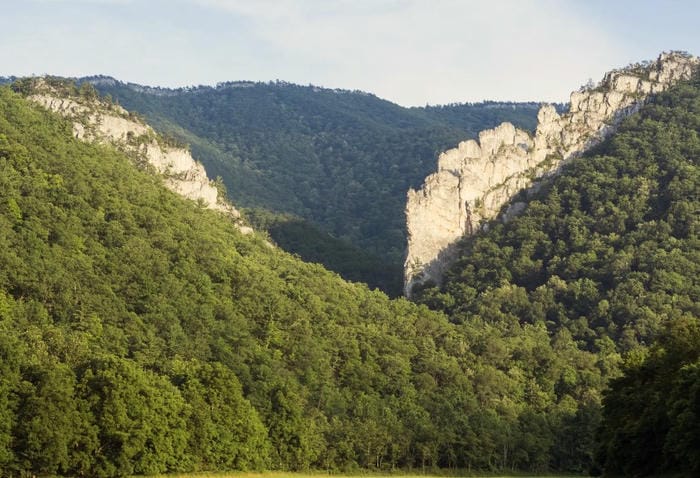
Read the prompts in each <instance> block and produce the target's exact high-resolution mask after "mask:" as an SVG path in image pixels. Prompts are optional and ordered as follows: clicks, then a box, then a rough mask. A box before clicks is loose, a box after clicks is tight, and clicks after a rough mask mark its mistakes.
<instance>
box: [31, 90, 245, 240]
mask: <svg viewBox="0 0 700 478" xmlns="http://www.w3.org/2000/svg"><path fill="white" fill-rule="evenodd" d="M32 91H33V94H31V95H30V96H29V97H28V99H29V100H31V101H34V102H35V103H38V104H40V105H42V106H44V107H45V108H47V109H49V110H51V111H54V112H56V113H59V114H60V115H62V116H64V117H65V118H68V119H69V120H70V121H72V122H73V132H74V134H75V137H76V138H79V139H82V140H84V141H95V142H100V143H109V144H113V145H114V146H116V147H117V148H118V149H120V150H122V151H124V152H125V153H127V155H129V156H131V157H132V158H134V159H135V160H136V161H138V162H141V163H147V164H149V165H151V166H153V167H154V168H155V169H156V171H158V172H159V173H160V174H162V175H163V178H164V182H165V185H166V186H167V187H168V188H169V189H170V190H172V191H174V192H176V193H178V194H180V195H181V196H184V197H186V198H188V199H191V200H194V201H198V202H200V203H202V204H203V205H204V206H206V207H207V208H210V209H214V210H217V211H221V212H223V213H225V214H226V215H228V216H230V217H231V218H233V219H234V220H236V222H240V220H239V219H240V213H239V212H238V210H236V208H235V207H233V205H231V204H230V203H229V202H228V201H227V200H226V199H225V198H223V197H220V195H219V190H218V189H217V188H216V186H215V184H214V183H213V182H212V181H211V180H210V179H209V178H208V177H207V174H206V171H205V169H204V166H202V164H201V163H199V162H197V161H195V160H194V159H193V158H192V155H191V154H190V152H189V151H188V150H186V149H185V148H182V147H177V146H173V145H168V144H166V142H165V141H163V140H162V138H160V137H159V136H158V135H157V134H156V133H155V131H154V130H153V129H152V128H151V127H150V126H148V125H147V124H144V123H143V122H142V121H141V120H140V119H138V118H137V117H135V116H134V115H131V114H129V112H128V111H126V110H125V109H124V108H122V107H121V106H118V105H115V104H112V103H109V102H107V101H103V100H100V99H99V98H97V97H91V98H84V97H82V96H75V95H64V94H61V93H59V91H58V90H57V89H56V88H53V87H51V86H50V85H49V84H47V83H46V82H45V81H44V80H42V79H38V80H36V81H35V82H34V84H33V88H32ZM238 227H239V229H240V230H241V231H242V232H244V233H249V232H252V229H250V228H249V227H247V226H244V225H242V224H238Z"/></svg>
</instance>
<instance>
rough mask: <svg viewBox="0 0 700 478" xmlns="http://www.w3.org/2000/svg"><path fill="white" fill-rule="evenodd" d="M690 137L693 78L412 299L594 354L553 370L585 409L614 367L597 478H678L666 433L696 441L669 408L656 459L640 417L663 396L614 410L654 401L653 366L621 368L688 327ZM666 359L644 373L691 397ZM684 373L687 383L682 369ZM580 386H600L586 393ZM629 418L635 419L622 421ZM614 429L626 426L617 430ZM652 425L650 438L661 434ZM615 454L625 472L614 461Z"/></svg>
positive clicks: (698, 244)
mask: <svg viewBox="0 0 700 478" xmlns="http://www.w3.org/2000/svg"><path fill="white" fill-rule="evenodd" d="M699 134H700V81H698V78H697V76H695V77H694V79H693V80H692V81H691V82H689V83H685V84H681V85H678V86H677V87H674V88H672V89H671V90H670V91H669V92H668V93H662V94H659V95H658V96H657V97H656V98H654V99H653V100H652V103H651V104H649V105H647V106H645V107H643V108H642V110H641V111H640V113H638V114H635V115H633V116H631V117H630V118H628V119H627V120H625V121H624V122H623V123H622V125H621V127H620V129H619V130H618V132H617V134H616V135H615V136H613V137H612V138H611V139H610V140H608V141H606V142H604V143H603V144H601V145H600V146H598V147H597V148H596V149H595V150H594V151H593V152H592V153H591V154H589V155H585V156H584V157H582V158H579V159H576V160H573V161H572V162H571V163H570V164H568V165H567V166H565V167H564V168H563V169H562V171H561V173H560V175H559V176H558V177H555V178H551V179H550V180H548V181H546V182H545V183H544V184H543V186H542V189H541V190H540V191H539V192H537V193H534V197H533V198H530V200H528V201H527V202H526V205H525V209H524V210H523V212H522V213H521V214H520V215H519V216H517V217H514V218H512V219H511V220H510V221H509V222H507V223H505V224H504V223H502V222H492V223H489V225H488V226H489V227H488V231H486V232H482V233H479V234H477V235H475V236H472V237H469V238H465V239H464V240H463V241H462V242H461V243H460V244H459V245H458V256H459V258H458V260H457V262H456V264H455V265H454V266H453V267H452V268H451V269H449V271H448V273H447V275H446V282H445V284H443V285H442V287H440V288H437V287H428V288H424V289H422V290H421V291H420V293H419V298H418V300H419V301H420V302H423V303H425V304H429V305H430V306H431V307H432V308H435V309H439V310H442V311H445V312H446V313H448V315H449V316H450V320H451V321H452V322H454V323H462V322H463V323H468V324H471V323H474V322H475V321H478V322H483V323H486V324H492V326H493V327H497V328H498V327H512V326H523V325H524V324H532V325H534V326H540V327H542V328H546V329H547V331H548V335H549V337H550V338H551V340H552V344H553V346H555V347H556V343H557V341H558V340H560V339H561V338H562V337H567V338H568V339H569V340H571V342H570V343H571V344H573V346H574V347H576V348H577V349H578V350H580V351H588V352H591V353H592V354H594V355H593V357H594V361H593V362H591V363H590V364H589V366H590V368H589V369H588V370H585V369H584V368H581V365H582V364H581V363H578V364H576V363H573V362H572V363H569V364H568V365H567V371H566V372H565V373H564V374H562V376H561V378H560V379H559V381H558V382H557V383H555V384H553V392H554V393H555V394H556V395H557V396H559V397H560V400H561V399H562V398H563V397H565V396H570V397H572V398H573V399H574V400H576V401H577V402H579V403H586V402H587V401H589V400H590V401H593V402H594V403H598V402H599V401H600V393H601V392H602V391H603V390H604V387H603V386H602V384H604V382H605V380H606V379H607V378H610V377H615V376H617V375H618V374H619V364H620V362H621V360H622V358H624V357H627V360H628V361H630V365H628V372H627V373H628V375H629V377H628V378H627V379H625V380H619V381H616V382H615V383H614V385H613V393H612V394H611V395H610V396H609V398H608V399H607V405H606V407H605V418H606V430H607V431H606V436H605V437H604V440H605V441H604V446H607V447H608V449H607V451H606V453H605V455H604V456H605V457H607V458H605V461H604V462H603V463H602V465H603V466H604V467H606V468H605V469H606V470H607V471H609V472H610V473H611V474H614V473H619V472H623V473H625V474H628V473H629V474H637V473H642V474H644V475H646V474H653V473H658V472H661V471H664V470H666V471H679V472H687V473H688V476H690V466H691V465H690V464H689V463H687V462H685V463H683V462H682V461H679V460H678V457H679V456H681V454H682V453H685V451H684V450H688V451H690V450H692V448H693V446H692V445H691V444H689V443H690V442H684V441H683V440H684V439H683V438H682V436H681V435H678V433H687V435H686V437H687V439H695V438H693V437H697V434H695V435H693V434H692V427H697V424H698V421H697V417H695V418H693V416H690V415H687V413H691V411H692V410H693V409H692V407H690V408H688V407H686V408H685V409H683V408H680V409H679V410H686V411H685V412H684V413H686V416H685V420H686V421H685V422H684V421H682V420H677V421H676V422H675V423H677V424H678V425H673V426H671V429H672V430H673V429H674V428H673V427H676V428H677V429H676V434H675V435H674V436H669V438H668V442H669V443H672V444H673V446H674V447H675V448H673V449H671V448H668V449H667V448H665V447H664V448H663V450H662V448H661V446H660V445H659V443H663V438H661V439H660V440H661V441H656V442H654V443H655V444H656V445H659V446H656V445H655V444H654V443H651V442H649V441H647V440H648V439H649V436H650V435H649V433H652V432H651V430H655V431H654V432H653V433H656V430H657V428H655V425H654V424H653V423H656V422H653V420H655V419H657V418H658V415H653V413H656V411H657V410H660V409H663V408H664V407H665V406H666V405H667V404H666V402H665V401H664V400H665V398H663V397H657V398H655V399H654V400H656V401H653V402H649V408H648V409H646V408H644V407H645V406H644V405H643V403H644V402H639V403H638V404H637V405H639V407H638V408H630V409H628V404H629V406H630V407H631V406H633V403H632V402H629V399H630V397H633V396H635V395H636V394H638V395H639V396H640V397H648V396H649V395H650V393H653V392H652V391H651V390H660V388H659V386H658V385H657V384H658V383H671V382H664V381H663V379H662V376H661V375H659V374H656V373H655V372H654V370H655V366H654V365H653V364H654V363H656V362H654V361H652V362H651V364H648V365H646V366H643V367H638V366H637V365H635V362H634V357H639V356H640V355H643V354H644V350H645V349H646V348H647V347H648V346H649V345H650V344H652V343H654V341H655V340H656V338H657V336H658V335H659V334H660V333H661V332H662V331H663V330H665V329H666V328H672V327H673V326H674V324H676V323H679V324H683V323H685V324H687V325H685V326H683V327H687V328H688V330H690V331H691V332H692V330H695V328H697V326H698V321H699V320H700V306H699V304H700V237H699V236H698V235H699V233H700V141H698V135H699ZM523 196H524V195H523ZM515 200H516V201H517V200H525V198H524V197H517V198H515ZM691 335H692V334H691ZM696 345H697V344H695V343H693V345H690V346H688V349H690V350H691V351H692V349H693V347H696ZM697 352H698V351H697V350H694V351H692V352H689V353H688V357H689V358H687V359H684V360H686V362H683V361H680V363H681V365H686V364H689V363H690V364H691V365H692V363H693V361H694V360H696V357H697ZM662 353H663V352H662ZM503 354H504V359H503V360H504V361H503V371H504V372H505V371H507V370H508V366H509V365H508V364H510V363H512V362H511V361H512V360H517V359H518V357H517V355H516V352H511V351H508V350H504V351H503ZM674 360H678V358H677V357H676V358H673V357H671V359H670V361H669V362H667V364H666V365H664V363H663V360H661V361H659V362H658V363H661V364H662V366H665V367H667V368H666V370H669V371H671V372H672V373H673V374H675V375H674V377H675V380H676V382H674V383H673V384H672V385H673V386H674V387H681V388H680V389H678V388H676V389H674V390H675V391H674V392H673V393H674V394H675V395H672V396H671V397H669V400H670V401H673V400H676V401H677V400H678V397H682V396H684V394H685V393H686V392H687V393H691V390H690V388H687V387H689V385H690V383H691V381H690V379H689V378H688V380H685V379H683V377H686V376H685V375H680V374H681V372H680V371H678V370H677V369H676V370H674V367H678V368H680V366H681V365H676V363H677V362H674ZM687 373H688V374H691V373H694V372H692V366H691V367H690V368H689V369H688V371H687ZM690 376H691V375H687V377H690ZM592 379H593V380H596V381H597V380H600V379H602V380H601V382H599V383H598V385H596V386H594V387H592V388H588V387H586V386H585V384H590V383H591V382H590V381H591V380H592ZM582 386H583V388H581V387H582ZM633 387H634V388H633ZM647 387H656V388H651V389H647ZM661 388H664V387H663V385H662V386H661ZM584 390H585V391H584ZM693 393H695V392H693ZM694 396H695V395H694ZM625 397H627V398H625ZM673 397H675V398H673ZM634 403H637V402H636V400H635V401H634ZM637 405H634V406H635V407H636V406H637ZM669 406H670V405H669ZM654 407H656V408H654ZM634 410H637V411H639V410H646V411H644V413H648V415H645V416H643V417H642V418H641V419H640V421H639V422H634V421H633V420H632V416H633V415H634V413H635V412H634ZM679 413H680V412H679ZM693 413H694V412H693ZM620 416H622V417H623V418H622V420H621V419H620ZM671 418H673V417H671ZM676 418H677V417H676ZM626 420H630V422H629V427H628V428H625V429H624V430H620V429H619V428H618V426H621V425H622V424H625V425H627V422H626ZM645 420H652V422H648V421H645ZM664 427H666V428H658V432H659V433H662V432H663V431H664V430H668V427H667V426H666V425H664ZM683 427H685V428H683ZM688 427H690V428H688ZM669 434H672V433H671V432H669ZM632 442H634V443H636V444H637V445H635V446H639V447H640V448H635V446H632V447H631V445H630V443H632ZM668 446H669V447H670V446H671V445H668ZM630 447H631V448H634V450H635V451H631V448H630ZM684 447H686V448H684ZM637 452H639V453H637ZM679 453H680V454H679ZM625 457H628V458H629V457H634V459H635V460H639V461H635V462H629V463H627V462H625V460H626V458H625ZM666 458H668V459H669V460H670V461H668V462H666V463H665V464H664V460H665V459H666ZM640 463H647V464H648V465H649V466H640ZM692 466H694V467H696V466H697V464H696V463H695V464H693V465H692Z"/></svg>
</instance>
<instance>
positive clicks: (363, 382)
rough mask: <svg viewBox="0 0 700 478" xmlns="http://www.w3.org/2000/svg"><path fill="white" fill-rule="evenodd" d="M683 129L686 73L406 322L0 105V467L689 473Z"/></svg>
mask: <svg viewBox="0 0 700 478" xmlns="http://www.w3.org/2000/svg"><path fill="white" fill-rule="evenodd" d="M699 131H700V85H699V84H698V83H697V82H694V83H692V84H687V85H679V86H678V87H675V88H674V89H673V90H671V91H670V92H669V93H666V94H663V95H660V96H659V97H658V98H657V99H656V101H655V102H654V103H653V104H650V105H648V106H646V107H645V108H644V109H643V110H642V112H641V113H640V114H637V115H635V116H633V117H631V118H629V119H628V120H626V121H625V122H624V124H623V125H622V127H621V129H620V132H619V134H617V135H616V136H615V137H613V138H612V139H611V140H609V141H607V142H606V143H604V144H603V145H602V146H600V147H599V148H598V150H597V151H595V152H593V153H591V154H590V155H587V156H586V157H583V158H580V159H577V160H575V161H573V162H572V163H571V164H569V165H568V167H567V168H566V169H565V170H564V171H563V172H562V174H561V175H560V176H558V177H556V178H554V179H552V180H551V182H549V183H547V184H545V185H544V187H543V188H542V189H541V190H540V192H539V193H537V195H536V197H535V198H534V200H532V201H530V202H529V204H528V207H527V208H526V210H525V211H524V212H523V214H522V215H521V216H519V217H517V218H515V219H513V220H512V221H511V222H509V223H507V224H492V225H491V227H490V228H489V230H488V232H486V233H484V234H481V235H479V236H474V237H472V238H470V239H468V240H466V241H465V242H464V244H463V245H462V251H463V255H462V259H461V260H460V262H459V263H458V264H457V265H456V266H455V268H454V269H453V271H452V273H451V276H450V278H449V281H447V282H446V284H445V286H444V288H443V289H440V290H438V289H425V290H423V291H422V294H421V300H422V302H424V303H425V304H427V305H429V306H430V307H432V308H434V309H440V310H437V311H430V310H428V309H427V308H426V307H425V306H422V305H416V304H412V303H410V302H408V301H405V300H403V299H399V300H395V301H391V300H388V299H387V297H386V296H385V295H384V294H382V293H380V292H376V291H375V292H372V291H369V290H368V289H367V287H365V286H362V285H356V284H349V283H347V282H344V281H342V280H341V279H340V278H339V277H338V276H337V275H335V274H333V273H330V272H328V271H326V270H324V269H323V268H322V267H320V266H316V265H310V264H306V263H303V262H301V261H300V260H298V259H297V258H295V257H293V256H291V255H289V254H286V253H284V252H282V251H280V250H277V249H274V248H271V247H269V245H268V244H267V243H266V242H265V241H264V240H263V239H262V238H261V237H259V236H243V235H242V234H241V233H240V232H239V231H238V230H237V229H236V228H235V227H234V226H233V225H232V224H230V223H229V222H228V220H226V219H225V218H224V216H222V215H220V214H218V213H216V212H214V211H209V210H206V209H203V208H202V207H201V206H199V205H198V204H197V203H194V202H188V201H186V200H184V199H182V198H180V197H178V196H176V195H175V194H173V193H171V192H169V191H168V190H167V189H166V188H165V187H164V186H163V179H162V178H160V177H159V176H157V175H154V174H153V172H152V171H142V170H139V169H138V168H137V167H135V166H134V165H133V164H132V163H131V162H130V160H129V159H128V158H127V157H126V156H124V155H123V154H120V153H118V152H117V151H116V150H114V149H113V148H111V147H108V146H100V145H94V144H86V143H82V142H80V141H78V140H76V139H74V138H73V137H72V128H71V125H70V124H68V123H67V122H65V121H63V120H61V119H59V118H58V117H56V116H54V115H53V114H50V113H48V112H46V111H44V110H42V109H41V108H40V107H38V106H33V105H31V104H29V103H28V102H27V101H26V100H24V99H23V98H22V97H21V96H20V95H18V94H17V93H14V92H12V91H11V90H10V89H9V88H7V87H3V88H0V332H1V333H0V357H2V360H1V361H0V367H1V370H2V372H1V373H0V470H2V472H3V473H4V474H5V475H10V476H12V475H15V476H16V475H18V474H20V473H28V474H33V475H51V474H62V475H70V476H78V475H80V476H122V475H125V474H131V473H155V472H164V471H185V470H217V471H220V470H230V469H262V468H267V469H279V470H302V469H317V470H353V469H358V468H362V469H367V470H389V469H393V468H395V467H401V468H404V469H412V468H421V470H423V469H424V467H443V468H448V467H449V468H464V469H467V470H471V471H513V470H519V471H529V472H531V473H540V472H544V471H558V472H587V471H588V470H591V469H596V467H598V466H603V467H604V470H605V471H606V472H608V473H609V474H614V473H620V472H623V473H637V474H645V473H656V472H660V471H663V472H677V473H686V475H687V476H693V474H692V473H694V472H695V471H697V463H698V461H699V459H698V449H699V448H698V447H697V446H695V444H696V443H697V441H696V440H697V425H698V420H697V417H698V414H697V401H696V400H694V398H693V397H696V396H697V390H696V388H697V387H696V384H695V381H696V375H697V374H696V368H697V360H698V358H697V329H698V320H699V318H698V317H699V316H700V310H698V304H700V284H699V279H698V277H699V276H700V274H699V272H700V270H699V269H700V257H699V256H698V254H699V252H698V251H700V247H699V243H698V229H699V227H698V221H699V220H700V218H699V216H700V215H699V214H698V211H700V198H699V197H698V191H700V175H699V173H698V159H697V158H698V157H699V154H700V140H698V132H699ZM261 220H266V219H265V218H264V217H263V218H261ZM659 336H661V337H665V338H663V339H662V340H661V341H660V342H659V343H658V345H655V346H653V347H652V348H651V349H649V346H650V345H652V344H653V343H655V341H656V340H657V339H658V337H659ZM610 379H614V381H613V382H612V387H611V389H610V391H609V392H606V390H607V384H608V382H609V380H610ZM661 391H663V393H662V392H661ZM603 397H605V398H603ZM628 397H634V398H638V399H639V401H638V402H629V403H630V404H631V405H634V406H629V407H628V406H625V404H627V403H628ZM635 410H641V411H642V413H634V412H635ZM601 423H602V428H601V429H600V430H601V432H600V433H599V434H598V433H597V430H598V427H599V425H600V424H601ZM620 424H623V425H625V427H624V428H620V426H619V425H620ZM658 424H661V425H662V427H661V428H658V427H657V425H658ZM650 430H654V432H653V433H654V434H653V435H651V432H650ZM650 436H652V437H653V439H654V440H656V441H653V442H650V441H649V437H650ZM630 444H632V446H639V450H638V451H639V453H642V452H643V451H644V452H646V453H647V455H648V457H649V458H650V460H649V461H645V462H644V463H649V466H646V468H643V467H640V466H639V458H638V457H640V456H642V457H643V455H640V454H637V455H635V454H629V445H630ZM659 444H661V445H660V446H662V448H659V446H657V445H659ZM635 451H637V450H635ZM652 457H653V458H654V460H651V458H652ZM680 457H683V459H681V458H680ZM635 460H637V461H635Z"/></svg>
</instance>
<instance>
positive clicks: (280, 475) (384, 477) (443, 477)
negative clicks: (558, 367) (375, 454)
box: [155, 470, 580, 478]
mask: <svg viewBox="0 0 700 478" xmlns="http://www.w3.org/2000/svg"><path fill="white" fill-rule="evenodd" d="M324 476H332V477H337V478H447V477H452V478H457V477H488V478H525V477H529V478H572V477H574V476H577V475H528V474H520V475H497V474H492V475H489V474H483V473H481V474H476V473H474V474H469V473H467V472H466V470H463V472H462V473H460V472H459V471H455V472H454V473H449V472H448V471H447V470H446V472H445V474H440V475H438V474H423V473H420V472H419V471H416V472H415V473H411V474H407V473H405V472H404V473H402V472H397V473H395V474H374V473H358V474H335V473H334V474H329V473H324V472H308V473H289V472H275V471H270V472H265V473H246V472H229V473H180V474H168V475H156V477H155V478H322V477H324ZM578 478H580V477H578Z"/></svg>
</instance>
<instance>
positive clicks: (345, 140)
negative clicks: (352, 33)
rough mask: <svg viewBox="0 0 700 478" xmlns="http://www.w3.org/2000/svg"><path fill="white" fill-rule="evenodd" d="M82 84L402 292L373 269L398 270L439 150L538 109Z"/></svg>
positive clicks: (256, 87) (264, 88) (239, 198)
mask: <svg viewBox="0 0 700 478" xmlns="http://www.w3.org/2000/svg"><path fill="white" fill-rule="evenodd" d="M86 80H88V81H91V82H93V83H94V84H95V86H96V88H98V90H99V91H100V92H102V93H103V94H109V95H111V96H112V98H113V99H114V100H116V101H118V102H119V103H120V104H121V105H122V106H124V107H125V108H127V109H128V110H130V111H133V112H138V113H141V114H143V115H144V116H145V117H146V118H147V120H148V121H149V123H151V124H152V125H153V126H154V127H155V128H156V129H157V130H159V131H161V132H164V133H166V134H168V135H171V136H174V137H176V138H178V139H179V140H181V141H183V142H185V143H187V144H189V145H191V148H192V152H193V154H194V156H195V158H197V159H198V160H200V161H202V162H203V163H204V165H205V166H206V168H207V171H208V173H209V174H210V176H211V177H212V178H214V177H216V176H221V177H222V178H223V181H224V183H225V185H226V187H227V189H228V192H229V195H230V197H231V199H232V200H233V201H234V203H235V204H236V205H238V206H242V207H262V208H265V209H268V210H270V211H274V212H282V213H291V214H294V215H296V216H299V217H300V218H303V219H306V220H307V221H310V222H311V223H313V224H315V225H316V227H319V228H320V229H321V230H323V231H325V232H328V233H330V234H331V235H332V236H334V237H335V238H336V239H339V240H342V241H344V242H348V243H350V244H352V245H354V246H355V247H356V248H358V250H363V251H366V252H367V253H368V256H367V257H366V258H365V259H364V262H369V261H370V260H373V259H372V257H374V258H378V259H380V261H379V263H378V264H377V267H375V268H374V269H373V270H367V268H363V269H361V270H360V271H357V272H360V273H361V274H360V275H361V280H363V281H364V282H367V283H372V284H378V285H379V286H380V287H381V288H382V289H383V290H384V291H386V292H388V293H390V294H391V295H399V294H400V290H401V286H402V277H401V273H400V272H399V274H397V275H396V276H395V277H393V278H392V280H391V281H390V282H387V281H386V280H385V279H384V278H383V277H377V275H379V276H383V275H385V274H384V273H383V272H382V271H386V270H397V271H400V268H401V267H402V266H403V259H404V254H405V247H406V238H405V235H406V233H405V218H404V207H405V202H406V191H408V189H409V187H417V186H418V185H419V184H420V182H421V181H422V180H423V178H424V177H425V176H426V175H427V174H428V173H429V172H430V171H432V170H433V169H434V166H435V161H436V158H437V154H438V153H439V152H440V151H443V150H444V149H446V148H448V147H452V146H454V145H456V144H457V143H458V142H459V141H462V140H465V139H468V138H472V137H475V136H476V134H477V133H478V132H479V131H480V130H482V129H485V128H490V127H493V126H496V125H497V124H499V123H501V122H502V121H512V122H514V123H515V124H516V125H518V126H521V127H523V128H526V129H534V127H535V123H536V116H537V108H538V107H539V105H538V104H537V103H495V102H490V103H477V104H458V105H450V106H442V107H427V108H402V107H401V106H398V105H396V104H393V103H390V102H388V101H385V100H382V99H380V98H377V97H376V96H374V95H370V94H367V93H362V92H351V91H344V90H330V89H324V88H318V87H313V86H299V85H294V84H290V83H283V82H277V83H267V84H265V83H251V82H236V83H225V84H221V85H219V86H218V87H216V88H211V87H197V88H191V89H181V90H168V89H158V88H146V87H142V86H139V85H129V84H124V83H120V82H116V81H115V80H112V79H107V78H100V77H96V78H88V79H86ZM302 240H303V237H300V238H298V239H296V240H295V241H293V242H299V241H302ZM291 252H301V251H297V250H291ZM374 260H376V259H374ZM320 262H323V263H324V264H325V265H326V266H327V267H332V265H333V264H334V262H335V261H334V260H333V259H332V258H330V259H328V260H324V258H323V257H321V258H320ZM339 272H340V271H339ZM354 275H355V276H357V275H358V274H357V273H355V274H354Z"/></svg>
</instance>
